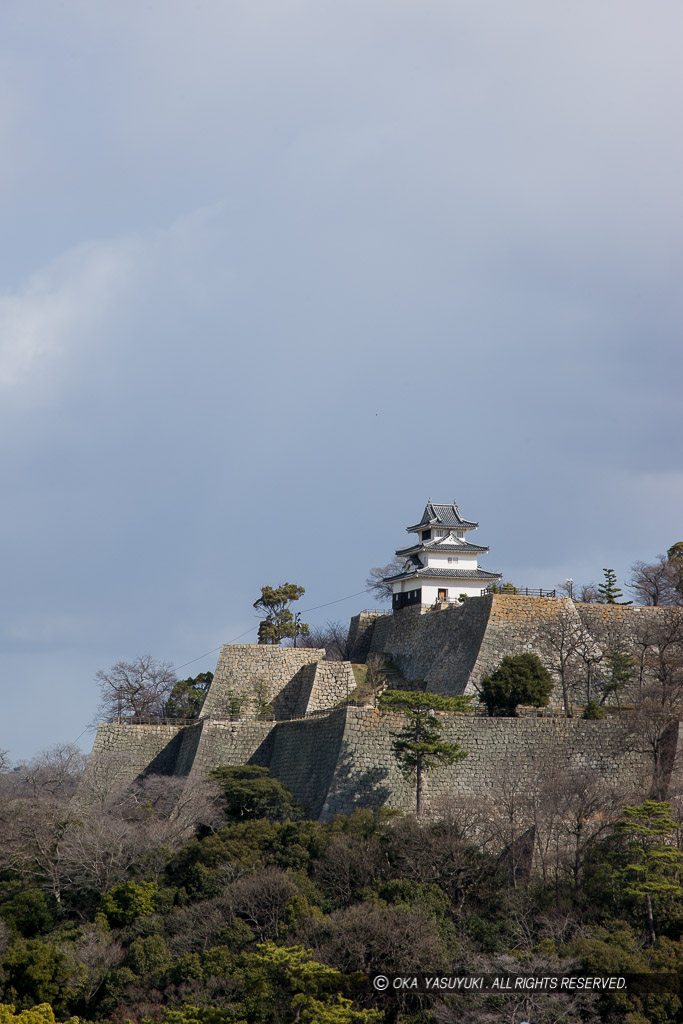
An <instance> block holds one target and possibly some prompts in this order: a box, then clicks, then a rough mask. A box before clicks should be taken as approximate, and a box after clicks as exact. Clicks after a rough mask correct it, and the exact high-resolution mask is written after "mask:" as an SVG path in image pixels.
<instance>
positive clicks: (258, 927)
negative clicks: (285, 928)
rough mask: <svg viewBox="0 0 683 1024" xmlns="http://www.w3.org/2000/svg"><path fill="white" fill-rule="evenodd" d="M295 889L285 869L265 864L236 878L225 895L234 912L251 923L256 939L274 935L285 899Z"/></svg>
mask: <svg viewBox="0 0 683 1024" xmlns="http://www.w3.org/2000/svg"><path fill="white" fill-rule="evenodd" d="M297 892H298V889H297V887H296V885H295V883H294V882H293V881H292V879H291V878H290V877H289V875H288V874H287V873H286V871H282V869H281V868H277V867H267V868H264V869H263V871H258V872H256V873H255V874H253V875H245V877H244V878H240V879H238V880H237V881H236V882H235V883H234V884H233V885H232V886H231V891H230V894H229V897H230V901H231V903H232V906H233V909H234V912H235V913H237V914H239V916H240V917H242V918H243V919H244V920H245V921H246V922H247V924H249V925H251V926H252V928H253V929H254V931H255V932H256V936H257V938H258V940H259V942H266V941H267V940H268V939H276V938H277V937H278V935H279V932H280V928H281V927H282V925H283V923H284V920H285V917H286V914H287V906H288V904H289V901H290V900H291V899H292V897H293V896H295V895H296V894H297Z"/></svg>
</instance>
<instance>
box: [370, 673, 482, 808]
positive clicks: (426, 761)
mask: <svg viewBox="0 0 683 1024" xmlns="http://www.w3.org/2000/svg"><path fill="white" fill-rule="evenodd" d="M470 701H471V698H470V697H441V696H439V695H438V694H436V693H426V692H425V691H424V690H385V692H384V693H382V694H380V697H379V706H380V708H382V709H383V710H384V711H399V712H400V713H401V714H403V715H405V716H406V718H407V719H408V721H407V724H406V726H405V728H404V729H402V730H401V731H400V732H397V733H392V734H391V735H392V736H393V737H394V741H393V743H392V749H393V751H394V756H395V758H396V760H397V762H398V766H399V770H400V771H401V773H402V774H403V775H404V776H405V777H406V778H407V779H409V780H410V781H414V782H415V810H416V813H417V815H418V816H419V815H420V811H421V800H422V781H423V780H422V775H423V772H426V771H430V770H432V769H433V768H437V767H439V766H440V765H449V764H453V763H454V762H455V761H460V760H462V758H465V757H467V751H466V750H463V749H462V748H461V747H460V745H459V744H458V743H447V742H445V741H444V740H442V739H440V734H441V727H442V723H441V722H440V721H439V719H438V718H437V717H436V715H435V714H434V712H436V711H448V712H450V713H451V714H453V713H456V712H463V711H467V710H469V708H470Z"/></svg>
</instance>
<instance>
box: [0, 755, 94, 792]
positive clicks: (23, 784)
mask: <svg viewBox="0 0 683 1024" xmlns="http://www.w3.org/2000/svg"><path fill="white" fill-rule="evenodd" d="M86 761H87V758H86V757H85V755H84V753H83V751H82V750H80V749H79V747H77V746H76V745H75V744H73V743H62V744H57V745H55V746H54V747H49V748H48V749H47V750H43V751H41V753H39V754H37V755H36V756H35V757H33V758H32V759H31V760H30V761H25V762H23V763H21V764H19V765H17V767H16V768H15V769H14V771H13V772H12V773H11V775H9V776H8V777H6V779H5V788H7V785H8V784H9V785H10V786H11V789H12V791H13V792H14V794H15V795H16V796H20V797H37V796H41V797H46V796H51V797H55V798H58V799H62V800H66V799H68V798H69V797H71V796H72V795H73V794H74V793H75V791H76V788H77V786H78V784H79V782H80V780H81V778H82V777H83V772H84V771H85V766H86Z"/></svg>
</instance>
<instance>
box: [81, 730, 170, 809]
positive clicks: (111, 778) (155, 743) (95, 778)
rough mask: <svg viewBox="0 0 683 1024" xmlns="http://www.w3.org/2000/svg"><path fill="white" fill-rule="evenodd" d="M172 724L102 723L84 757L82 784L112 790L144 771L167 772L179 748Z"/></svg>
mask: <svg viewBox="0 0 683 1024" xmlns="http://www.w3.org/2000/svg"><path fill="white" fill-rule="evenodd" d="M181 732H182V728H181V727H180V726H176V725H118V724H116V723H111V722H104V723H102V724H101V725H100V726H99V728H98V730H97V735H96V737H95V742H94V744H93V748H92V753H91V755H90V758H89V759H88V768H87V772H86V780H85V782H86V785H89V786H94V787H96V788H98V789H101V790H102V791H103V792H104V791H105V790H107V791H109V790H111V791H116V790H118V789H123V788H125V787H126V786H128V785H130V783H131V782H133V781H134V780H135V779H136V778H137V777H138V776H139V775H141V774H142V773H144V772H152V773H155V774H156V773H158V774H170V773H172V772H173V771H174V768H175V764H176V762H177V759H178V755H179V752H180V747H181V738H180V734H181Z"/></svg>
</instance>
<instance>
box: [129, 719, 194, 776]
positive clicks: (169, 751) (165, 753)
mask: <svg viewBox="0 0 683 1024" xmlns="http://www.w3.org/2000/svg"><path fill="white" fill-rule="evenodd" d="M185 731H186V730H185V729H181V730H180V732H179V733H177V735H176V736H174V737H173V739H172V740H171V741H170V742H169V743H167V744H166V746H165V747H163V748H162V749H161V750H160V751H159V753H158V754H157V755H156V756H155V757H153V758H152V760H151V761H150V762H149V764H148V765H147V767H146V768H144V769H143V771H141V772H140V774H139V775H138V776H137V777H136V779H135V781H136V782H138V781H140V780H141V779H146V778H147V776H148V775H173V774H174V772H175V767H176V764H177V763H178V756H179V754H180V750H181V747H182V744H183V733H184V732H185Z"/></svg>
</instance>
